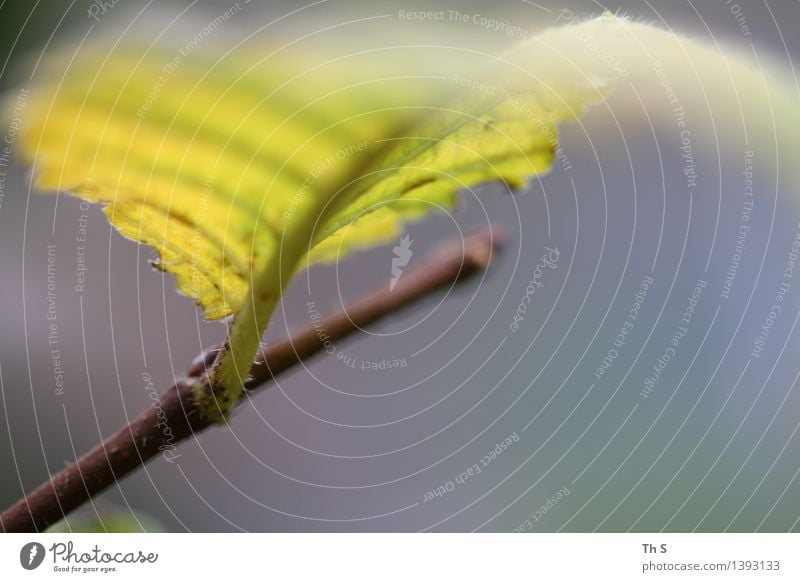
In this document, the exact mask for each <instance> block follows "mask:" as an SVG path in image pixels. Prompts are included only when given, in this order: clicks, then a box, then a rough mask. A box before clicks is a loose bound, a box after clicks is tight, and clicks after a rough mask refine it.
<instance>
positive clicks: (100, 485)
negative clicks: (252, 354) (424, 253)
mask: <svg viewBox="0 0 800 582" xmlns="http://www.w3.org/2000/svg"><path fill="white" fill-rule="evenodd" d="M497 243H498V239H497V234H496V233H493V232H492V230H491V229H485V230H481V231H479V232H476V233H474V234H471V235H468V236H467V237H465V238H464V239H463V241H462V240H459V241H457V242H455V243H450V244H448V245H447V246H444V247H442V248H441V249H439V250H437V251H435V252H433V253H432V254H431V256H429V257H428V258H426V259H425V260H424V262H423V263H421V264H420V265H419V266H417V267H415V268H414V269H410V270H409V271H408V272H406V273H405V274H404V275H403V277H401V278H400V279H399V280H398V282H397V285H396V286H395V288H394V289H393V290H392V291H391V292H390V291H389V290H388V289H386V288H382V289H378V290H376V291H374V292H372V293H370V294H368V295H366V296H364V297H362V298H361V299H359V300H358V301H356V302H355V303H353V304H352V305H351V306H350V307H348V308H347V309H346V310H342V311H340V312H338V313H334V314H333V315H329V316H327V317H325V318H323V319H322V320H320V321H319V322H317V324H316V326H314V325H312V326H308V327H306V328H304V329H302V330H301V331H299V332H298V333H296V334H295V335H293V336H292V337H291V338H289V339H286V340H283V341H281V342H279V343H277V344H275V345H273V346H271V347H269V348H267V349H265V350H263V351H262V352H261V354H259V357H258V358H257V359H256V362H255V363H254V365H253V369H252V373H251V379H250V380H248V382H247V384H246V386H245V388H246V389H247V391H246V393H245V394H247V393H252V392H253V391H255V390H256V389H258V388H259V387H261V386H263V385H265V384H266V383H268V382H269V381H270V380H272V379H273V378H274V377H275V376H277V375H278V374H280V373H281V372H283V371H285V370H286V369H288V368H291V367H292V366H294V365H295V364H297V363H298V362H300V361H303V360H305V359H307V358H309V357H311V356H313V355H314V354H316V353H318V352H319V351H321V350H322V348H323V347H324V342H323V340H330V341H337V340H340V339H342V338H344V337H346V336H348V335H350V334H351V333H353V332H354V331H356V330H358V329H360V328H361V327H363V326H365V325H369V324H370V323H373V322H375V321H377V320H379V319H381V318H383V317H385V316H386V315H389V314H391V313H393V312H395V311H397V310H398V309H400V308H402V307H404V306H406V305H408V304H409V303H412V302H414V301H416V300H417V299H419V298H421V297H423V296H425V295H426V294H428V293H431V292H432V291H435V290H436V289H439V288H441V287H442V286H445V285H450V284H452V283H453V282H454V281H455V280H457V279H462V278H464V277H466V276H468V275H470V274H472V273H475V272H476V271H479V270H482V269H484V268H486V266H487V265H488V264H489V261H490V260H491V258H492V255H493V254H494V252H495V249H496V248H497ZM320 330H324V333H325V334H326V336H325V337H321V334H320V333H319V332H320ZM216 349H218V348H212V349H210V350H208V351H207V352H206V353H205V354H203V355H202V356H201V357H199V358H198V359H197V360H195V362H194V363H193V364H192V365H191V367H190V368H189V370H188V371H187V377H186V378H180V379H178V380H177V381H176V382H175V384H174V385H173V386H171V387H170V388H169V389H167V390H166V391H165V392H164V393H163V394H161V396H160V398H159V401H158V402H157V403H156V404H157V405H154V406H151V407H149V408H148V409H147V410H145V411H144V412H143V413H142V414H140V415H139V416H138V417H136V418H135V419H133V420H132V421H131V422H130V423H129V424H128V425H127V426H124V427H123V428H121V429H120V430H118V431H117V432H116V433H114V434H113V435H111V436H110V437H108V438H107V439H106V440H105V441H103V442H102V443H101V444H100V445H98V446H97V447H95V448H94V449H92V450H91V451H89V452H88V453H87V454H85V455H84V456H83V457H81V458H80V459H78V460H77V461H76V462H75V463H73V464H72V465H70V466H69V467H67V468H65V469H64V470H62V471H61V472H59V473H57V474H56V475H55V476H53V477H52V478H51V479H50V480H49V481H48V482H46V483H44V484H42V485H40V486H39V487H37V488H36V489H34V490H33V491H32V492H31V493H29V494H28V495H27V496H25V497H24V498H23V499H21V500H19V501H18V502H17V503H15V504H14V505H13V506H11V507H10V508H9V509H7V510H6V511H5V512H3V513H2V515H0V531H3V532H35V531H43V530H45V529H46V528H48V527H49V526H51V525H53V524H54V523H56V522H58V521H60V520H61V519H63V518H64V517H65V516H66V515H68V514H69V513H70V512H72V511H73V510H75V509H76V508H78V507H79V506H81V505H82V504H83V503H85V502H86V501H88V500H89V499H91V498H92V497H94V496H95V495H97V494H98V493H100V492H101V491H103V490H104V489H106V488H107V487H109V486H110V485H112V484H113V483H116V482H117V481H118V480H119V479H122V478H123V477H124V476H125V475H127V474H128V473H130V472H131V471H133V470H134V469H136V468H137V467H140V466H142V465H143V464H145V463H146V462H147V461H149V460H150V459H152V458H153V457H154V456H156V455H158V454H159V452H161V453H163V454H164V456H165V459H167V460H170V458H171V455H172V454H173V451H174V448H175V445H176V444H177V443H179V442H180V441H182V440H184V439H186V438H188V437H189V436H191V435H193V434H195V433H198V432H201V431H203V430H205V429H206V428H208V427H209V426H211V425H212V422H211V421H209V420H208V419H206V418H205V417H203V416H202V415H201V414H200V413H199V411H198V409H197V408H196V406H195V399H194V392H193V391H194V389H195V386H196V385H197V383H198V382H199V383H204V382H206V370H207V369H208V367H209V366H210V365H211V364H212V363H213V360H214V358H215V356H216Z"/></svg>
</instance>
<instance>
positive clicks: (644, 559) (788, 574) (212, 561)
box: [0, 533, 800, 582]
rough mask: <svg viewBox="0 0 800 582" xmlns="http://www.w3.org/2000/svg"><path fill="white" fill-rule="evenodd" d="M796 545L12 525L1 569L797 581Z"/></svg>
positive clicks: (739, 537) (724, 537) (68, 574)
mask: <svg viewBox="0 0 800 582" xmlns="http://www.w3.org/2000/svg"><path fill="white" fill-rule="evenodd" d="M798 550H800V537H798V535H797V534H524V535H516V534H199V533H196V534H111V535H98V534H42V535H18V534H10V535H0V580H9V581H10V580H14V581H16V580H50V579H61V580H63V579H71V580H79V579H80V580H83V579H93V580H115V581H116V580H119V581H122V580H131V581H133V580H135V581H137V582H141V581H142V580H166V579H169V578H167V577H168V576H169V577H178V576H187V575H200V576H202V579H203V580H224V581H226V582H227V581H233V580H254V579H255V580H262V579H263V580H280V581H283V580H324V581H325V582H333V581H337V580H342V581H346V582H356V581H360V580H364V581H367V580H369V581H370V582H374V581H376V580H379V581H382V582H383V581H394V580H397V581H398V582H400V581H402V582H410V581H417V580H419V581H424V580H456V581H458V582H462V581H468V580H482V581H485V580H504V581H507V582H514V581H516V580H548V581H549V580H554V581H560V580H570V581H571V580H614V581H626V580H742V581H745V580H759V581H773V580H774V581H778V580H781V581H782V580H791V581H796V580H800V568H798V562H800V551H798ZM175 579H177V578H175Z"/></svg>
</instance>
